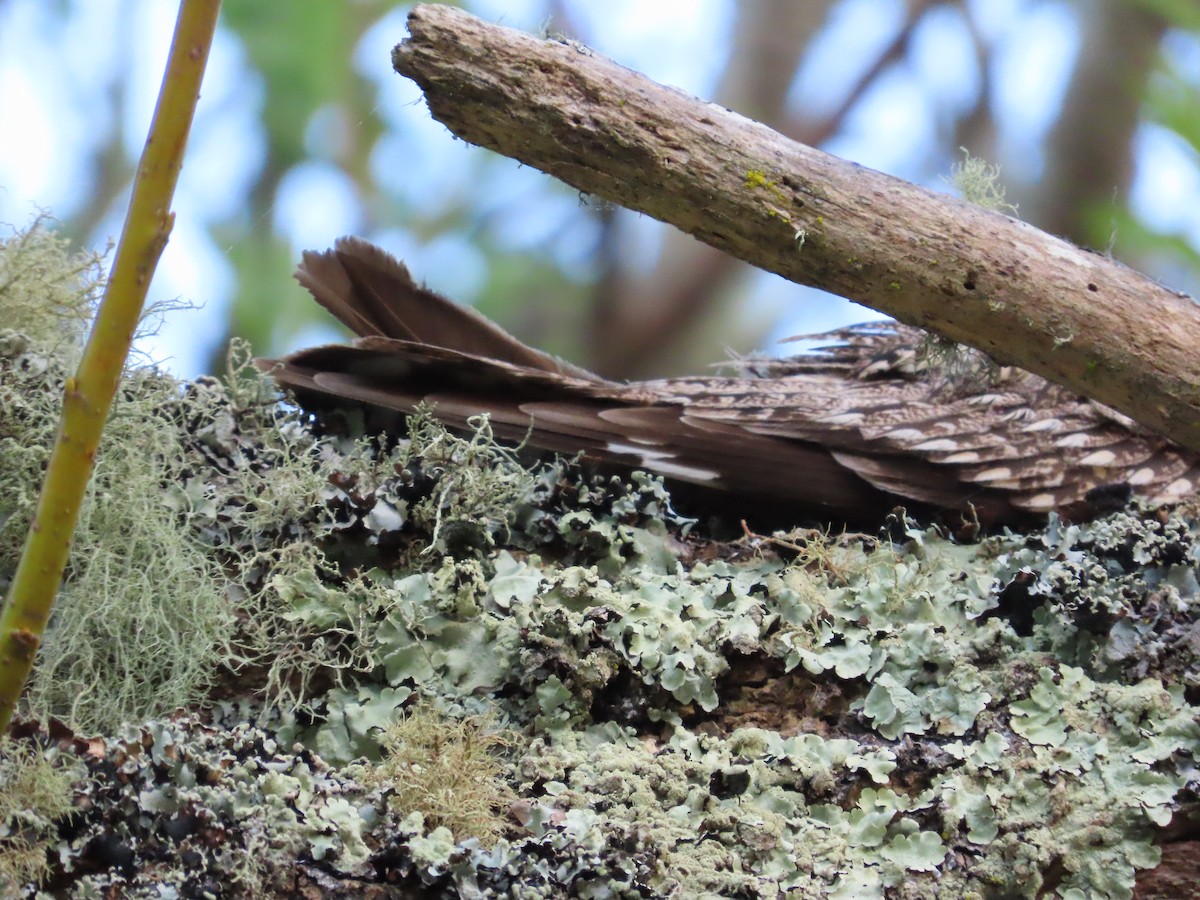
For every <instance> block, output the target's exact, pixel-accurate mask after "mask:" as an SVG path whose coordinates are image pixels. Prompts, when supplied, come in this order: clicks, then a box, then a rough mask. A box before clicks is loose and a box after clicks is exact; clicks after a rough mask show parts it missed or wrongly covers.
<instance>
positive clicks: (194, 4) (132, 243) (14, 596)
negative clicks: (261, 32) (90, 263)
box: [0, 0, 221, 732]
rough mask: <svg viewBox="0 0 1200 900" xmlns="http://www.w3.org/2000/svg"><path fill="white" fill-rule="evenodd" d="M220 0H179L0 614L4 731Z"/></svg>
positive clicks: (53, 580) (161, 217)
mask: <svg viewBox="0 0 1200 900" xmlns="http://www.w3.org/2000/svg"><path fill="white" fill-rule="evenodd" d="M220 7H221V4H220V0H181V3H180V5H179V18H178V19H177V20H176V22H175V36H174V38H173V39H172V42H171V55H170V58H169V59H168V60H167V69H166V72H165V74H164V75H163V83H162V87H161V89H160V90H159V95H158V105H157V106H156V107H155V109H154V119H153V121H152V122H151V123H150V132H149V135H148V136H147V138H146V146H145V148H144V149H143V151H142V159H141V162H140V163H139V165H138V170H137V174H136V176H135V177H134V182H133V196H132V198H131V200H130V203H129V212H128V213H127V215H126V217H125V227H124V229H123V230H122V232H121V240H120V243H119V244H118V246H117V253H116V257H115V259H114V261H113V267H112V273H111V275H110V277H109V281H108V287H107V289H106V290H105V292H104V299H103V301H102V302H101V304H100V310H99V313H98V314H97V316H96V322H95V324H94V325H93V327H92V333H91V336H90V337H89V339H88V343H87V347H86V348H85V350H84V354H83V359H82V360H81V361H80V363H79V369H78V371H77V372H76V374H75V376H74V377H73V378H68V379H67V383H66V386H65V389H64V391H63V411H62V418H61V420H60V422H59V428H58V439H57V441H56V442H55V444H54V451H53V453H52V454H51V456H50V465H49V468H48V469H47V471H46V482H45V484H44V485H43V486H42V494H41V497H40V498H39V500H38V507H37V511H36V513H35V515H34V519H33V524H32V526H31V527H30V530H29V537H28V539H27V540H26V542H25V549H24V552H23V553H22V555H21V561H20V563H19V564H18V566H17V571H16V574H15V575H14V576H13V582H12V588H11V590H10V591H9V595H8V601H7V603H6V605H5V607H4V611H3V613H2V614H0V732H3V731H4V730H5V729H7V727H8V722H9V719H10V718H11V717H12V713H13V710H14V708H15V707H16V704H17V700H18V699H19V698H20V696H21V690H22V689H23V688H24V686H25V680H26V678H27V677H28V676H29V670H30V669H31V668H32V667H33V660H34V656H35V655H36V653H37V649H38V647H39V646H40V645H41V642H42V633H43V632H44V631H45V628H46V622H47V620H48V619H49V618H50V607H51V605H52V604H53V602H54V596H55V594H56V593H57V592H58V586H59V584H60V582H61V581H62V574H63V569H64V568H65V566H66V563H67V557H68V555H69V552H70V548H71V536H72V533H73V532H74V530H75V523H76V521H77V519H78V517H79V506H80V503H81V502H82V500H83V495H84V492H85V491H86V490H87V484H88V480H89V479H90V478H91V474H92V466H93V463H94V461H95V457H96V448H97V447H98V446H99V444H100V434H101V432H102V430H103V428H104V422H105V420H106V419H107V418H108V412H109V409H110V408H111V407H112V401H113V396H114V395H115V394H116V390H117V384H118V382H119V381H120V378H121V371H122V369H123V368H124V364H125V359H126V357H127V356H128V354H129V347H130V345H131V344H132V342H133V335H134V331H135V329H136V328H137V323H138V320H139V319H140V317H141V314H142V306H143V304H144V303H145V299H146V290H147V288H149V286H150V279H151V278H152V277H153V275H154V269H155V267H156V266H157V265H158V259H159V256H161V255H162V251H163V248H164V247H165V246H166V244H167V238H168V237H169V235H170V233H171V225H172V223H173V221H174V214H173V213H172V212H171V198H172V196H173V195H174V193H175V183H176V181H177V180H178V178H179V169H180V166H181V165H182V163H183V151H184V148H185V146H186V145H187V137H188V131H189V130H190V129H191V124H192V116H193V113H194V112H195V109H196V100H197V99H198V98H199V95H200V82H201V80H202V78H203V76H204V66H205V63H206V62H207V61H208V51H209V47H210V46H211V45H212V37H213V32H214V31H215V30H216V25H217V13H218V11H219V10H220Z"/></svg>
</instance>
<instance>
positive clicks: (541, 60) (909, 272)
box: [392, 5, 1200, 450]
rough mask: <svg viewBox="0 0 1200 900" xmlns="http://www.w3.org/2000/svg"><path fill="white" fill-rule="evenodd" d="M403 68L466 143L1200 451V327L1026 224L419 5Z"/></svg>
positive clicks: (584, 60) (580, 57) (1131, 281)
mask: <svg viewBox="0 0 1200 900" xmlns="http://www.w3.org/2000/svg"><path fill="white" fill-rule="evenodd" d="M408 25H409V33H410V37H409V38H408V39H407V40H406V41H404V42H403V43H401V44H399V45H398V46H397V47H396V48H395V50H394V51H393V54H392V61H393V65H394V66H395V68H396V70H397V71H398V72H400V73H401V74H403V75H407V76H408V77H410V78H412V79H413V80H415V81H416V82H417V83H418V84H419V85H420V86H421V88H422V89H423V90H424V92H425V96H426V100H427V102H428V104H429V108H430V110H431V112H432V113H433V115H434V116H435V117H436V118H437V119H439V120H440V121H441V122H442V123H443V124H445V125H446V127H448V128H449V129H450V130H451V131H452V132H454V133H455V134H456V135H458V136H459V137H461V138H463V139H464V140H468V141H471V142H472V143H476V144H480V145H482V146H485V147H489V148H491V149H493V150H496V151H498V152H500V153H503V154H505V155H507V156H511V157H513V158H515V159H518V160H520V161H521V162H524V163H527V164H529V165H532V166H536V167H537V168H539V169H541V170H543V171H544V172H547V173H549V174H551V175H554V176H555V177H557V178H560V179H562V180H563V181H565V182H567V183H568V184H570V185H572V186H573V187H576V188H578V189H579V190H581V191H585V192H587V193H590V194H595V195H598V196H600V197H603V198H605V199H607V200H611V201H613V202H616V203H619V204H621V205H623V206H626V207H628V208H630V209H634V210H638V211H640V212H644V213H646V214H647V215H651V216H654V217H655V218H658V219H662V220H663V221H666V222H670V223H672V224H674V225H675V226H676V227H678V228H680V229H681V230H683V231H686V232H688V233H689V234H692V235H695V236H696V237H697V238H699V239H701V240H703V241H706V242H707V243H709V244H712V245H713V246H715V247H718V248H720V249H722V250H724V251H726V252H728V253H731V254H733V255H734V256H738V257H740V258H742V259H745V260H747V261H749V262H751V263H753V264H754V265H756V266H759V267H760V268H763V269H766V270H768V271H771V272H776V273H778V274H779V275H782V276H783V277H785V278H788V279H790V280H792V281H795V282H798V283H801V284H808V285H812V286H814V287H819V288H823V289H825V290H827V291H832V292H834V293H837V294H840V295H842V296H844V297H848V298H849V299H851V300H855V301H857V302H859V303H863V304H866V305H867V306H871V307H874V308H875V309H879V310H882V311H884V312H886V313H889V314H891V315H893V316H895V317H896V318H897V319H899V320H901V321H903V322H908V323H910V324H914V325H919V326H921V327H924V328H929V329H932V330H934V331H937V332H939V333H941V334H943V335H945V336H946V337H949V338H951V339H953V340H957V341H962V342H964V343H967V344H972V345H974V346H976V347H978V348H980V349H981V350H983V351H985V352H987V353H988V354H990V355H991V356H992V357H993V358H995V359H996V360H997V361H998V362H1001V363H1005V364H1015V365H1019V366H1021V367H1023V368H1026V369H1028V370H1030V371H1033V372H1036V373H1038V374H1039V375H1043V376H1044V377H1046V378H1049V379H1050V380H1052V381H1056V382H1059V383H1061V384H1066V385H1069V386H1071V387H1072V388H1074V389H1077V390H1079V391H1080V392H1081V393H1083V394H1086V395H1087V396H1089V397H1092V398H1094V399H1096V400H1099V401H1101V402H1103V403H1106V404H1108V405H1110V406H1112V407H1114V408H1116V409H1118V410H1120V411H1121V412H1123V413H1125V414H1127V415H1129V416H1130V417H1132V418H1133V419H1135V420H1137V421H1138V422H1140V423H1142V424H1143V425H1145V426H1147V427H1149V428H1152V429H1154V430H1156V431H1158V432H1160V433H1162V434H1165V435H1167V436H1168V437H1170V438H1172V439H1173V440H1175V441H1177V442H1178V443H1180V444H1182V445H1184V446H1186V447H1190V448H1192V449H1194V450H1200V369H1198V367H1197V366H1196V365H1195V353H1196V348H1197V347H1200V308H1198V307H1197V306H1196V304H1195V302H1194V301H1193V300H1192V299H1191V298H1190V297H1188V296H1186V295H1184V294H1181V293H1178V292H1175V291H1171V290H1168V289H1166V288H1164V287H1162V286H1161V285H1159V284H1156V283H1155V282H1154V281H1152V280H1151V279H1149V278H1147V277H1145V276H1144V275H1141V274H1139V273H1137V272H1135V271H1133V270H1131V269H1129V268H1127V267H1125V266H1122V265H1121V264H1119V263H1117V262H1114V261H1113V260H1111V259H1108V258H1106V257H1104V256H1101V255H1098V254H1095V253H1091V252H1088V251H1085V250H1081V249H1080V248H1078V247H1075V246H1073V245H1071V244H1069V243H1067V242H1065V241H1062V240H1060V239H1058V238H1055V237H1053V236H1051V235H1048V234H1045V233H1043V232H1041V231H1038V230H1037V229H1035V228H1033V227H1032V226H1029V225H1027V224H1025V223H1023V222H1019V221H1017V220H1015V219H1011V218H1008V217H1006V216H1002V215H999V214H997V213H992V212H989V211H987V210H984V209H981V208H979V207H976V206H973V205H971V204H969V203H966V202H964V201H961V200H957V199H955V198H952V197H948V196H944V195H941V194H937V193H934V192H933V191H930V190H927V189H925V188H922V187H917V186H915V185H912V184H909V183H907V182H905V181H902V180H900V179H898V178H893V177H891V176H888V175H884V174H882V173H880V172H876V171H873V170H871V169H867V168H864V167H862V166H858V165H855V164H853V163H849V162H846V161H845V160H841V159H838V158H836V157H833V156H830V155H828V154H825V153H821V152H820V151H818V150H815V149H813V148H811V147H807V146H804V145H803V144H798V143H795V142H793V141H790V140H788V139H787V138H784V137H782V136H781V135H779V134H777V133H775V132H773V131H771V130H770V129H768V128H766V127H765V126H763V125H760V124H758V123H756V122H752V121H750V120H748V119H745V118H743V117H742V116H739V115H737V114H735V113H732V112H729V111H728V110H726V109H723V108H721V107H719V106H716V105H714V104H710V103H705V102H703V101H701V100H698V99H696V98H693V97H690V96H688V95H686V94H684V93H683V92H681V91H678V90H675V89H671V88H667V87H663V86H662V85H659V84H656V83H654V82H652V81H650V80H649V79H647V78H645V77H643V76H641V75H638V74H637V73H635V72H631V71H630V70H628V69H625V68H622V67H621V66H618V65H617V64H616V63H614V62H612V61H611V60H608V59H605V58H604V57H601V56H598V55H596V54H594V53H592V52H591V51H590V50H588V49H586V48H584V47H582V46H579V45H577V44H571V43H562V42H558V41H552V40H540V39H538V38H536V37H533V36H531V35H528V34H524V33H522V32H519V31H514V30H512V29H509V28H502V27H500V26H497V25H490V24H487V23H485V22H483V21H481V20H479V19H477V18H475V17H473V16H471V15H469V14H467V13H465V12H462V11H461V10H458V9H455V8H453V7H449V6H434V5H425V6H418V7H416V8H415V9H413V11H412V12H411V13H410V14H409V18H408Z"/></svg>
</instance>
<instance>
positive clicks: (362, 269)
mask: <svg viewBox="0 0 1200 900" xmlns="http://www.w3.org/2000/svg"><path fill="white" fill-rule="evenodd" d="M296 277H297V279H298V280H299V281H300V283H301V284H302V285H303V286H304V287H305V288H307V289H308V290H309V291H310V292H311V293H312V294H313V296H314V297H315V298H316V299H317V301H318V302H319V303H320V304H321V305H322V306H324V307H325V308H326V309H328V310H329V311H330V312H331V313H333V315H334V316H336V317H337V318H338V319H339V320H340V321H341V322H342V323H344V324H345V325H346V326H348V327H349V328H350V329H351V330H352V331H354V332H355V333H356V334H357V335H359V337H358V339H356V340H355V341H354V342H353V343H350V344H337V345H329V346H323V347H315V348H312V349H308V350H302V351H300V352H298V353H293V354H291V355H290V356H287V357H285V358H283V359H281V360H260V361H259V366H260V367H261V368H262V369H264V370H265V371H269V372H270V373H271V374H272V375H273V376H274V377H275V379H276V380H277V381H278V383H279V384H280V385H282V386H284V387H285V388H289V389H290V390H291V391H293V392H294V394H295V395H296V397H297V399H298V400H299V401H300V402H301V403H302V404H303V405H305V406H306V407H310V408H320V407H328V406H330V405H333V406H337V405H343V404H355V405H359V406H363V407H367V408H372V409H374V410H376V411H386V412H390V413H393V414H394V413H401V414H409V413H411V412H413V411H414V410H415V409H416V407H417V406H418V405H419V404H422V403H425V404H428V405H430V406H431V407H432V409H433V413H434V415H435V416H436V417H437V418H438V419H439V420H441V421H442V422H444V423H445V424H446V425H448V426H451V427H455V428H460V429H462V428H467V427H468V421H469V420H470V419H471V418H472V417H474V416H477V415H479V414H481V413H486V414H488V416H490V419H491V425H492V428H493V431H494V433H495V434H496V435H498V436H499V437H502V438H505V439H511V440H513V441H527V443H528V444H530V445H533V446H534V447H538V448H542V449H544V450H548V451H553V452H559V453H564V454H572V455H573V454H576V453H579V452H582V453H583V454H584V456H585V458H589V459H592V460H595V461H597V462H599V463H607V464H618V465H622V466H625V467H630V468H642V469H646V470H649V471H652V472H655V473H659V474H661V475H663V476H665V477H666V478H667V479H668V480H674V481H682V482H692V483H694V484H698V485H701V486H704V487H707V488H714V489H722V490H725V491H730V492H736V494H735V496H738V497H739V498H741V497H745V498H746V504H747V509H748V510H752V509H753V508H754V504H755V503H756V502H758V501H757V500H756V499H755V498H760V499H761V498H765V499H767V500H770V501H772V502H775V503H780V502H782V503H786V504H794V505H795V507H796V508H797V509H798V510H803V511H804V512H805V513H806V514H816V515H818V516H820V517H822V518H824V519H826V520H829V519H833V520H841V521H861V520H863V519H865V518H870V517H872V516H873V517H875V518H876V519H877V520H878V518H879V517H880V516H882V514H884V513H886V512H887V511H888V510H889V509H891V508H892V507H893V506H895V505H905V506H907V507H909V508H915V507H925V508H932V509H934V510H940V511H945V512H951V513H959V512H963V513H968V514H970V515H976V516H978V518H979V519H980V520H981V521H983V522H985V523H1010V522H1018V521H1021V520H1025V519H1030V518H1034V517H1037V516H1041V515H1044V514H1046V513H1048V512H1050V511H1052V510H1053V511H1059V512H1063V513H1065V514H1067V515H1087V514H1089V511H1095V506H1094V503H1095V501H1097V500H1098V498H1100V499H1102V498H1108V499H1109V500H1110V501H1111V499H1112V498H1113V497H1125V496H1127V495H1128V494H1129V493H1130V492H1137V493H1138V494H1141V495H1142V496H1144V497H1146V498H1147V499H1149V500H1151V501H1153V502H1172V501H1178V500H1181V499H1183V498H1185V497H1188V496H1191V495H1192V494H1193V491H1194V487H1195V486H1196V485H1198V484H1200V457H1198V456H1197V455H1196V454H1193V453H1190V452H1188V451H1185V450H1182V449H1180V448H1179V447H1177V446H1175V445H1174V444H1172V443H1170V442H1169V441H1167V440H1166V439H1165V438H1163V437H1161V436H1158V435H1156V434H1154V433H1152V432H1149V431H1147V430H1146V429H1143V428H1141V427H1140V426H1138V425H1137V424H1135V423H1134V422H1133V421H1132V420H1130V419H1128V418H1127V417H1125V416H1123V415H1121V414H1120V413H1117V412H1115V411H1114V410H1111V409H1109V408H1107V407H1105V406H1102V405H1100V404H1098V403H1095V402H1093V401H1090V400H1088V399H1086V398H1084V397H1081V396H1079V395H1078V394H1076V393H1073V392H1072V391H1070V390H1068V389H1066V388H1062V387H1059V386H1057V385H1054V384H1051V383H1050V382H1047V381H1045V380H1044V379H1042V378H1040V377H1038V376H1035V375H1032V374H1029V373H1028V372H1024V371H1021V370H1018V369H1012V368H1006V369H996V370H995V371H994V372H992V373H991V374H990V375H989V376H988V377H986V378H981V379H976V378H966V379H964V380H962V381H960V382H959V383H955V381H954V380H953V379H948V378H946V377H942V376H941V375H940V374H939V372H938V371H937V367H936V366H933V365H931V364H929V363H928V362H926V360H925V358H924V357H923V356H922V354H920V353H918V352H917V350H916V347H917V345H918V344H919V342H920V336H921V332H919V331H918V330H916V329H912V328H909V327H906V326H902V325H899V324H894V323H873V324H870V325H861V326H857V327H852V328H848V329H843V330H841V331H835V332H831V333H829V334H827V335H823V336H822V337H823V338H826V339H827V340H828V346H825V347H823V348H820V349H819V350H818V351H816V352H814V353H809V354H803V355H799V356H795V357H791V358H787V359H779V360H767V361H764V360H757V361H753V362H744V363H742V364H741V366H740V370H739V371H738V372H737V374H736V375H734V376H732V377H692V378H670V379H664V380H660V381H643V382H635V383H621V382H616V381H610V380H607V379H604V378H601V377H599V376H597V375H593V374H592V373H590V372H587V371H585V370H584V369H581V368H579V367H577V366H574V365H571V364H570V363H567V362H564V361H562V360H559V359H556V358H555V357H552V356H550V355H549V354H546V353H543V352H541V351H539V350H535V349H534V348H532V347H529V346H526V345H525V344H522V343H521V342H520V341H518V340H516V339H515V338H513V337H512V336H510V335H509V334H507V333H506V332H504V331H503V330H502V329H500V328H499V327H498V326H496V325H495V324H493V323H492V322H490V321H488V320H487V319H485V318H484V317H483V316H482V315H480V314H478V313H477V312H475V311H474V310H471V309H468V308H465V307H461V306H458V305H456V304H454V303H452V302H450V301H449V300H447V299H445V298H444V297H441V296H439V295H437V294H435V293H433V292H432V291H429V290H427V289H425V288H423V287H419V286H418V285H416V284H415V283H414V281H413V279H412V277H411V276H410V275H409V273H408V270H407V269H406V268H405V267H404V265H402V264H401V263H400V262H398V261H397V260H395V259H394V258H392V257H391V256H389V255H388V254H387V253H385V252H384V251H383V250H381V249H379V248H378V247H375V246H373V245H372V244H369V243H367V242H366V241H363V240H359V239H356V238H343V239H341V240H339V241H338V242H337V245H336V247H335V248H334V249H333V250H330V251H327V252H324V253H316V252H308V253H305V254H304V260H303V262H302V264H301V265H300V267H299V269H298V270H297V274H296Z"/></svg>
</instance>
